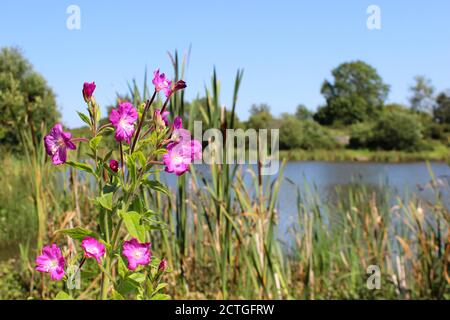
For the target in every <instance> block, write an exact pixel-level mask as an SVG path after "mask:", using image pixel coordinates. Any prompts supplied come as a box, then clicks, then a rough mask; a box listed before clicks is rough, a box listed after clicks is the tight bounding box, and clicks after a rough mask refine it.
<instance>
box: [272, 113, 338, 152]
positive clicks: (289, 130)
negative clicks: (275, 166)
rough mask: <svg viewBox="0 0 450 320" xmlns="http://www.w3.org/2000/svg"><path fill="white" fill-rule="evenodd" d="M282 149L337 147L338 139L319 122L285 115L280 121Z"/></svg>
mask: <svg viewBox="0 0 450 320" xmlns="http://www.w3.org/2000/svg"><path fill="white" fill-rule="evenodd" d="M279 126H280V149H284V150H288V149H305V150H315V149H329V148H335V147H337V145H338V144H337V142H336V140H335V139H334V138H333V137H332V136H331V135H330V133H329V132H328V131H327V130H326V129H325V128H323V127H322V126H321V125H320V124H318V123H317V122H314V121H312V120H303V121H301V120H298V119H297V118H295V117H292V116H287V117H284V118H283V119H282V120H281V121H280V123H279Z"/></svg>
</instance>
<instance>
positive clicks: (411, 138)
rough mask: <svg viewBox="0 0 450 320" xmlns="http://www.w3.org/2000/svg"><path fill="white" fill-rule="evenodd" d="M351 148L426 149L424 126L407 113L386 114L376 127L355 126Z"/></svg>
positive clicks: (394, 112) (381, 117) (366, 125)
mask: <svg viewBox="0 0 450 320" xmlns="http://www.w3.org/2000/svg"><path fill="white" fill-rule="evenodd" d="M350 146H351V147H354V148H361V147H366V148H369V149H383V150H404V151H417V150H421V149H424V147H425V146H424V141H423V126H422V124H421V122H420V121H419V119H418V118H417V117H416V116H414V115H410V114H407V113H405V112H399V111H393V112H385V113H383V114H382V115H381V116H380V118H379V119H378V120H377V121H376V122H375V124H374V125H370V124H367V123H366V124H361V125H359V126H354V128H353V130H352V133H351V138H350Z"/></svg>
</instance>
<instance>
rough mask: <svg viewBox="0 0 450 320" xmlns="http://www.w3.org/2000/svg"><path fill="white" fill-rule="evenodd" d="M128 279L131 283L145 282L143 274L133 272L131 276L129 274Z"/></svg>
mask: <svg viewBox="0 0 450 320" xmlns="http://www.w3.org/2000/svg"><path fill="white" fill-rule="evenodd" d="M129 278H130V279H132V280H133V281H136V282H137V283H143V282H144V281H145V274H143V273H140V272H135V273H133V274H130V276H129Z"/></svg>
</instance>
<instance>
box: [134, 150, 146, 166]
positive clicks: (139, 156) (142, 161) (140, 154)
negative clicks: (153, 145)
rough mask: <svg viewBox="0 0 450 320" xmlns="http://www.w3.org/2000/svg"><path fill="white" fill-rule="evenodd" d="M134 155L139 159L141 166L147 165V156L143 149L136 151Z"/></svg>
mask: <svg viewBox="0 0 450 320" xmlns="http://www.w3.org/2000/svg"><path fill="white" fill-rule="evenodd" d="M134 157H135V158H137V159H138V161H139V164H140V165H141V167H145V165H146V164H147V160H146V159H145V156H144V154H143V153H142V151H138V152H136V153H135V154H134Z"/></svg>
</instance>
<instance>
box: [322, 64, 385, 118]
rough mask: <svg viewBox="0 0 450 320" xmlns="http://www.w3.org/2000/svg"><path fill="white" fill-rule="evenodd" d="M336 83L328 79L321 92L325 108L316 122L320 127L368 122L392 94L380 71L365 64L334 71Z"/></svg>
mask: <svg viewBox="0 0 450 320" xmlns="http://www.w3.org/2000/svg"><path fill="white" fill-rule="evenodd" d="M332 75H333V78H334V81H333V82H330V81H328V80H325V81H324V83H323V84H322V88H321V93H322V95H323V96H324V97H325V99H326V105H325V106H323V107H320V108H319V110H318V112H317V113H316V114H315V115H314V119H315V120H316V121H318V122H319V123H321V124H326V125H329V124H334V123H342V124H352V123H357V122H361V121H365V120H367V119H369V118H371V117H373V116H375V115H377V114H378V112H379V111H380V110H381V108H382V106H383V104H384V101H385V100H386V98H387V95H388V93H389V86H388V85H386V84H385V83H384V82H383V80H382V79H381V77H380V76H379V74H378V73H377V70H376V69H375V68H373V67H372V66H370V65H368V64H367V63H365V62H362V61H354V62H348V63H343V64H341V65H339V66H338V67H337V68H335V69H334V70H333V71H332Z"/></svg>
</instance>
